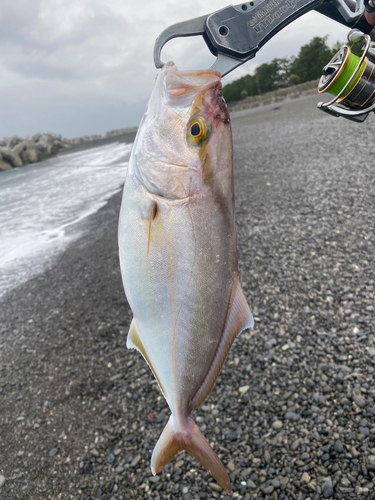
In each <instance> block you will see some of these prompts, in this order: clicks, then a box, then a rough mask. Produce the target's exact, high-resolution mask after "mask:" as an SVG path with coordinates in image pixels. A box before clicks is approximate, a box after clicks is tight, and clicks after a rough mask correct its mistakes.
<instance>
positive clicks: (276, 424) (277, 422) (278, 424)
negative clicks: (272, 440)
mask: <svg viewBox="0 0 375 500" xmlns="http://www.w3.org/2000/svg"><path fill="white" fill-rule="evenodd" d="M282 426H283V423H282V422H281V421H280V420H275V422H273V424H272V426H271V427H272V429H273V430H274V431H278V430H280V429H281V428H282Z"/></svg>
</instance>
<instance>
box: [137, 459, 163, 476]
mask: <svg viewBox="0 0 375 500" xmlns="http://www.w3.org/2000/svg"><path fill="white" fill-rule="evenodd" d="M140 459H141V455H137V456H136V457H134V458H133V460H132V463H131V464H130V467H135V466H136V465H137V464H138V462H139V461H140ZM155 477H156V476H155ZM157 477H159V476H157Z"/></svg>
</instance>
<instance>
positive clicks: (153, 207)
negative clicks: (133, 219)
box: [147, 201, 158, 258]
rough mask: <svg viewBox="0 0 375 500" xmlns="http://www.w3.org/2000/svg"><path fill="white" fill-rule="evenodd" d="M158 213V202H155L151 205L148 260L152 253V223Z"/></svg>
mask: <svg viewBox="0 0 375 500" xmlns="http://www.w3.org/2000/svg"><path fill="white" fill-rule="evenodd" d="M157 211H158V205H157V203H156V201H153V202H152V203H151V208H150V215H149V219H148V242H147V258H148V254H149V253H150V244H151V227H152V221H153V220H154V219H155V217H156V214H157Z"/></svg>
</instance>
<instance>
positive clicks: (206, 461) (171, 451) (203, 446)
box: [151, 415, 231, 494]
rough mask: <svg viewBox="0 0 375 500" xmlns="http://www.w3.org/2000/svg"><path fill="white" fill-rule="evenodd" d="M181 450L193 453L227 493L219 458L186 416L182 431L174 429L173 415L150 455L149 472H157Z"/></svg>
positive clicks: (227, 486)
mask: <svg viewBox="0 0 375 500" xmlns="http://www.w3.org/2000/svg"><path fill="white" fill-rule="evenodd" d="M182 450H186V451H187V452H188V453H190V454H191V455H193V456H194V457H195V458H196V459H197V460H198V461H199V462H200V463H201V464H202V465H203V467H204V468H205V469H206V470H207V471H208V472H209V473H210V474H211V475H212V476H213V477H214V478H215V479H216V481H217V482H218V483H219V484H220V486H221V487H222V488H223V489H224V490H225V491H226V492H227V493H228V494H229V493H230V492H231V485H230V479H229V476H228V473H227V471H226V470H225V467H224V465H223V464H222V462H221V460H220V458H219V457H218V456H217V455H216V453H215V452H214V450H213V449H212V448H211V446H210V444H209V442H208V441H207V439H206V438H205V437H204V436H203V434H202V433H201V431H200V430H199V428H198V426H197V425H196V424H195V422H194V421H193V419H192V418H190V417H188V418H187V420H186V426H185V427H184V429H183V430H182V431H176V430H175V426H174V421H173V415H171V416H170V417H169V420H168V423H167V425H166V426H165V427H164V430H163V432H162V434H161V436H160V438H159V440H158V442H157V443H156V446H155V448H154V451H153V452H152V457H151V472H152V473H153V475H155V474H157V473H158V472H159V471H160V470H161V469H162V468H163V467H165V466H166V465H167V464H168V463H169V462H170V461H171V460H172V458H173V457H174V456H175V455H177V453H179V452H180V451H182Z"/></svg>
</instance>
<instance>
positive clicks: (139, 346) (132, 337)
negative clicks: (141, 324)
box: [126, 318, 166, 399]
mask: <svg viewBox="0 0 375 500" xmlns="http://www.w3.org/2000/svg"><path fill="white" fill-rule="evenodd" d="M126 347H127V348H128V349H136V350H137V351H138V352H140V353H141V354H142V356H143V357H144V359H145V361H146V362H147V364H148V366H149V367H150V368H151V371H152V373H153V375H154V377H155V378H156V380H157V382H158V384H159V387H160V390H161V392H162V393H163V395H164V397H165V392H164V389H163V386H162V385H161V383H160V380H159V377H158V376H157V374H156V371H155V369H154V367H153V366H152V363H151V361H150V358H149V356H148V354H147V351H146V349H145V348H144V346H143V343H142V340H141V339H140V337H139V335H138V332H137V328H136V325H135V320H134V318H133V321H132V322H131V324H130V328H129V333H128V338H127V340H126ZM165 399H166V398H165Z"/></svg>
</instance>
